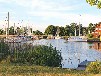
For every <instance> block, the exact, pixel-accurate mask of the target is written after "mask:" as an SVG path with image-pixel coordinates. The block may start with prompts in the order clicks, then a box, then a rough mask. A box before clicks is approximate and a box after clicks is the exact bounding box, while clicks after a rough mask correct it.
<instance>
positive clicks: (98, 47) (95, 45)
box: [89, 42, 101, 51]
mask: <svg viewBox="0 0 101 76" xmlns="http://www.w3.org/2000/svg"><path fill="white" fill-rule="evenodd" d="M91 44H92V45H91V46H89V48H90V49H91V48H92V49H95V50H98V51H101V42H94V43H91Z"/></svg>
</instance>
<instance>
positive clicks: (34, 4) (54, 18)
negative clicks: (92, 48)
mask: <svg viewBox="0 0 101 76" xmlns="http://www.w3.org/2000/svg"><path fill="white" fill-rule="evenodd" d="M8 12H9V14H10V26H13V25H14V23H15V26H16V27H17V26H31V27H32V28H33V30H40V31H42V32H44V30H45V28H46V27H47V26H48V25H55V26H63V27H65V26H66V25H69V24H70V23H73V22H75V23H77V24H79V22H80V23H81V24H83V26H88V25H89V23H94V24H95V23H99V22H101V9H98V8H97V7H96V6H90V5H89V4H88V3H87V2H86V0H0V28H4V27H7V25H6V22H7V21H5V20H7V18H6V17H7V13H8Z"/></svg>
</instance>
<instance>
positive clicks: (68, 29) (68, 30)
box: [0, 23, 96, 36]
mask: <svg viewBox="0 0 101 76" xmlns="http://www.w3.org/2000/svg"><path fill="white" fill-rule="evenodd" d="M95 26H96V24H93V23H90V24H89V26H88V27H83V26H82V24H77V23H71V24H69V25H66V26H65V27H63V26H55V25H49V26H48V27H47V28H46V29H45V32H44V33H43V32H41V31H39V30H36V31H32V28H30V29H29V30H30V32H31V33H32V34H33V35H53V36H56V35H57V31H58V34H59V36H75V30H76V35H77V36H78V35H79V29H80V35H82V36H84V35H87V34H89V33H91V32H92V31H94V29H95ZM3 34H6V31H5V30H3V29H0V35H3ZM27 34H28V29H27V28H26V27H23V28H21V27H17V28H16V29H15V28H14V26H11V27H10V28H9V35H27Z"/></svg>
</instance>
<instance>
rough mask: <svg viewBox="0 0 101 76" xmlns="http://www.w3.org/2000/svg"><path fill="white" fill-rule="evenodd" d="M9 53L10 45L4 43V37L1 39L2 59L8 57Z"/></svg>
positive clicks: (0, 50) (0, 53) (0, 52)
mask: <svg viewBox="0 0 101 76" xmlns="http://www.w3.org/2000/svg"><path fill="white" fill-rule="evenodd" d="M8 54H9V47H8V45H7V44H6V43H4V40H3V39H0V61H1V60H2V59H4V58H7V56H8Z"/></svg>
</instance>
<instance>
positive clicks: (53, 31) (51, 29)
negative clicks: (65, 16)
mask: <svg viewBox="0 0 101 76" xmlns="http://www.w3.org/2000/svg"><path fill="white" fill-rule="evenodd" d="M56 31H57V28H56V27H55V26H54V25H49V26H48V27H47V28H46V29H45V32H44V33H45V34H46V35H53V36H55V35H56Z"/></svg>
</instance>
